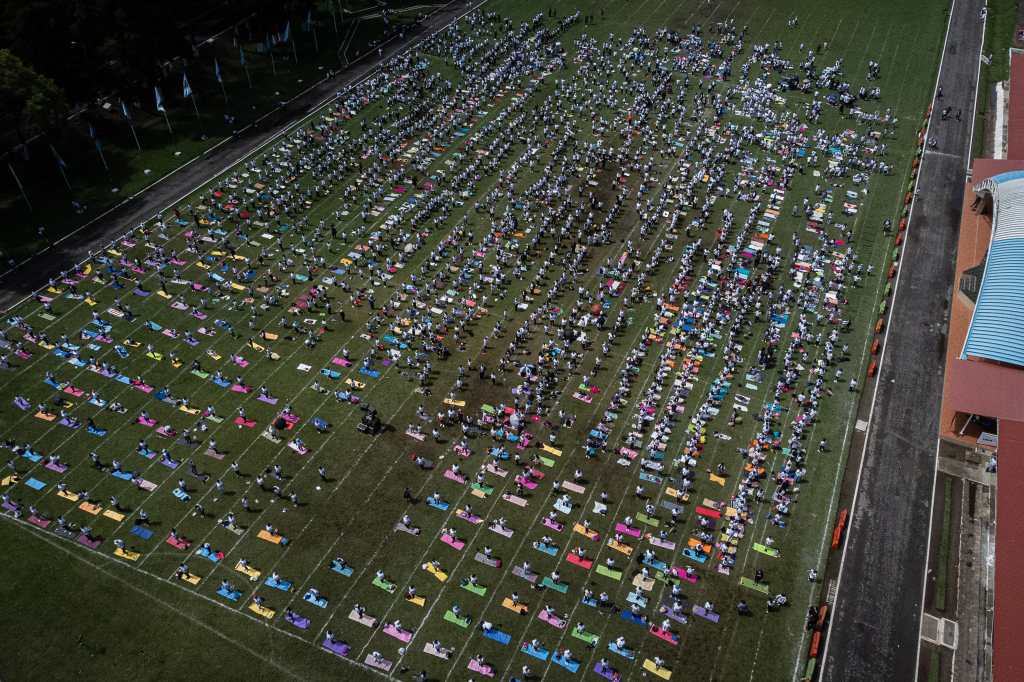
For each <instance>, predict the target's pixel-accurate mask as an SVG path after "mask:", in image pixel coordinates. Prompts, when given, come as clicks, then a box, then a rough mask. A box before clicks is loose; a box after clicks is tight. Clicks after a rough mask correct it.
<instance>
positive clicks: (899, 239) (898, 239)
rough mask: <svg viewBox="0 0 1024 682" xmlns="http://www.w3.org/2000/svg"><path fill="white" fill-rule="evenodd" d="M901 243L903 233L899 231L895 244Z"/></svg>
mask: <svg viewBox="0 0 1024 682" xmlns="http://www.w3.org/2000/svg"><path fill="white" fill-rule="evenodd" d="M902 243H903V233H902V232H900V233H899V234H897V235H896V246H899V245H900V244H902Z"/></svg>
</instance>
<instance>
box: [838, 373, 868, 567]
mask: <svg viewBox="0 0 1024 682" xmlns="http://www.w3.org/2000/svg"><path fill="white" fill-rule="evenodd" d="M871 364H872V365H874V364H875V363H873V362H872V363H871ZM868 372H869V373H870V372H871V370H870V369H869V370H868ZM849 515H850V510H848V509H844V510H843V511H841V512H839V520H838V521H837V522H836V529H835V530H834V531H832V549H839V543H840V542H841V541H842V539H843V530H844V529H845V528H846V519H847V517H848V516H849Z"/></svg>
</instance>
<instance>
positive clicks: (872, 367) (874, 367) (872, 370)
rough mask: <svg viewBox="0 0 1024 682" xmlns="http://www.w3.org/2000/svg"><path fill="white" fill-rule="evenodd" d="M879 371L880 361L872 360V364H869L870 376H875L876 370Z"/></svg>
mask: <svg viewBox="0 0 1024 682" xmlns="http://www.w3.org/2000/svg"><path fill="white" fill-rule="evenodd" d="M877 371H878V363H876V362H872V363H871V364H870V365H868V376H869V377H873V376H875V372H877Z"/></svg>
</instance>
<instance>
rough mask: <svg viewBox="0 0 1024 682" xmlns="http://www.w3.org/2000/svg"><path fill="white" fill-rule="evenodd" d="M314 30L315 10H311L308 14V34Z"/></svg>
mask: <svg viewBox="0 0 1024 682" xmlns="http://www.w3.org/2000/svg"><path fill="white" fill-rule="evenodd" d="M311 30H313V8H312V7H311V8H310V9H309V13H308V14H306V32H307V33H308V32H309V31H311Z"/></svg>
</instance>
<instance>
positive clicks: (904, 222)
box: [900, 218, 907, 232]
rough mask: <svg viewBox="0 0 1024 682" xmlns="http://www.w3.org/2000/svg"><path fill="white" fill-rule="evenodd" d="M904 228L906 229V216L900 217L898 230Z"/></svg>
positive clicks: (901, 230)
mask: <svg viewBox="0 0 1024 682" xmlns="http://www.w3.org/2000/svg"><path fill="white" fill-rule="evenodd" d="M905 229H907V219H906V218H901V219H900V232H903V231H904V230H905Z"/></svg>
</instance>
